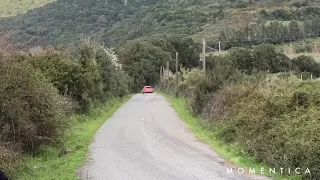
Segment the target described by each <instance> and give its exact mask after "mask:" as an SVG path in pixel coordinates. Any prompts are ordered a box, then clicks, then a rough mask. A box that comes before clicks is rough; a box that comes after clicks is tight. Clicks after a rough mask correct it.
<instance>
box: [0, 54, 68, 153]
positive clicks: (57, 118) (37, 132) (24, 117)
mask: <svg viewBox="0 0 320 180" xmlns="http://www.w3.org/2000/svg"><path fill="white" fill-rule="evenodd" d="M0 102H1V104H0V105H1V106H0V111H1V116H0V128H1V131H2V132H1V141H2V142H13V143H14V144H15V145H19V146H20V147H21V148H22V150H23V151H25V152H36V151H37V150H38V148H39V147H40V146H41V145H43V144H48V143H52V142H56V141H57V140H58V137H59V135H60V134H61V133H62V132H63V131H64V129H65V128H66V127H67V126H68V123H67V122H66V121H65V119H64V114H65V109H66V107H65V102H64V101H63V99H62V97H61V96H59V93H58V91H57V90H56V89H55V88H54V87H53V86H52V85H51V84H50V82H48V81H47V80H46V79H45V78H44V76H43V75H42V74H41V73H40V72H38V71H37V70H35V69H34V68H33V67H32V66H30V65H29V64H28V63H26V62H16V61H15V60H12V59H10V57H2V58H1V59H0Z"/></svg>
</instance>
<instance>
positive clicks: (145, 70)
mask: <svg viewBox="0 0 320 180" xmlns="http://www.w3.org/2000/svg"><path fill="white" fill-rule="evenodd" d="M116 52H117V54H118V57H119V62H121V63H122V64H123V70H124V71H125V72H126V73H128V75H129V76H130V77H132V79H133V86H132V90H133V91H134V92H140V90H141V88H142V87H143V86H146V85H152V86H154V85H156V84H157V83H158V81H159V77H160V73H159V71H160V67H165V66H166V63H167V62H168V63H169V64H170V65H171V66H172V64H173V60H172V57H171V53H170V52H166V51H164V50H163V49H161V48H160V47H157V46H154V45H152V44H151V43H150V42H148V41H145V40H135V41H128V42H126V43H125V44H122V45H120V46H119V47H118V48H117V49H116Z"/></svg>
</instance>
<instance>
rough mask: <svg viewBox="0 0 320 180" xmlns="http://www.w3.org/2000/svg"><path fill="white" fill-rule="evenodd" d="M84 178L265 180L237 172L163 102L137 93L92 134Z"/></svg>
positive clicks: (150, 95)
mask: <svg viewBox="0 0 320 180" xmlns="http://www.w3.org/2000/svg"><path fill="white" fill-rule="evenodd" d="M89 149H90V155H89V157H88V162H87V164H86V166H85V167H83V168H82V169H81V170H80V175H79V176H80V177H81V179H84V180H88V179H90V180H219V179H228V180H229V179H235V180H241V179H267V178H265V177H260V176H257V175H253V174H240V173H238V171H237V170H236V169H234V170H233V173H230V172H228V171H227V168H229V169H230V168H232V167H234V166H231V165H230V164H228V163H227V162H226V161H225V160H223V159H221V158H220V157H219V156H218V155H217V154H216V153H215V152H213V151H212V150H211V149H210V147H209V146H208V145H206V144H204V143H201V142H199V141H198V140H197V139H196V138H195V137H194V136H193V135H192V133H191V132H190V130H189V129H188V128H187V127H186V125H185V124H184V123H183V122H182V121H181V120H180V119H179V117H178V115H177V114H176V113H175V111H174V109H173V108H172V107H171V106H170V104H169V103H168V102H167V101H166V99H165V98H163V97H162V96H160V95H158V94H138V95H135V96H133V97H132V98H131V99H130V100H129V101H128V102H127V103H125V104H124V105H123V106H122V107H121V108H120V109H119V110H118V111H117V112H116V113H115V114H114V115H113V116H112V117H111V118H110V119H109V120H108V121H107V122H106V123H105V124H104V125H103V126H102V127H101V129H100V130H99V131H98V132H97V134H96V136H95V138H94V141H93V143H92V144H91V145H90V147H89Z"/></svg>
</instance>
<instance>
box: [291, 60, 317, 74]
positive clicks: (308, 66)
mask: <svg viewBox="0 0 320 180" xmlns="http://www.w3.org/2000/svg"><path fill="white" fill-rule="evenodd" d="M293 63H294V65H295V66H297V67H298V68H299V70H300V72H310V73H312V74H313V75H314V76H316V77H319V76H320V64H319V63H317V62H316V61H315V60H314V59H313V58H312V57H308V56H304V55H302V56H299V57H297V58H294V59H293Z"/></svg>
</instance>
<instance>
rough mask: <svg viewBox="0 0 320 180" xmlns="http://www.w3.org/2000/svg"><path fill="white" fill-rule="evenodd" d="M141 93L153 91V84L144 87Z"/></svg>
mask: <svg viewBox="0 0 320 180" xmlns="http://www.w3.org/2000/svg"><path fill="white" fill-rule="evenodd" d="M141 93H142V94H144V93H153V88H152V87H151V86H145V87H143V89H142V92H141Z"/></svg>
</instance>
